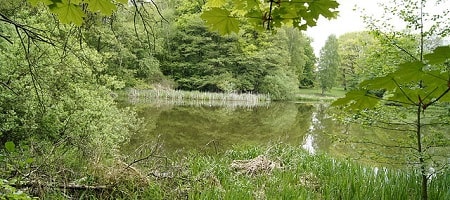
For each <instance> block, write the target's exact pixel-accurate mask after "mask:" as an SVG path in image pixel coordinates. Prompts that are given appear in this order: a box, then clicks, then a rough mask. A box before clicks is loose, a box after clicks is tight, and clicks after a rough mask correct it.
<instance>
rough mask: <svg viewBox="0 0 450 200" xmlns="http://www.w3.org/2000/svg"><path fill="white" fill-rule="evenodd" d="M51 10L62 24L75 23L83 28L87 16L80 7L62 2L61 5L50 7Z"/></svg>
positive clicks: (66, 1)
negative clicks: (84, 18)
mask: <svg viewBox="0 0 450 200" xmlns="http://www.w3.org/2000/svg"><path fill="white" fill-rule="evenodd" d="M50 10H51V11H52V12H53V13H55V14H56V15H57V16H58V19H59V20H60V21H61V22H62V23H66V24H70V23H74V24H76V25H78V26H81V24H82V23H83V17H84V16H85V14H84V12H83V10H81V8H80V6H78V5H74V4H72V3H69V1H68V0H62V1H61V3H56V4H55V5H53V6H50Z"/></svg>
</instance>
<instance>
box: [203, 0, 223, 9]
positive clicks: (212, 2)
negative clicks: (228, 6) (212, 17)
mask: <svg viewBox="0 0 450 200" xmlns="http://www.w3.org/2000/svg"><path fill="white" fill-rule="evenodd" d="M226 2H227V1H226V0H209V1H208V2H207V3H206V6H207V7H217V8H218V7H222V6H223V5H225V3H226Z"/></svg>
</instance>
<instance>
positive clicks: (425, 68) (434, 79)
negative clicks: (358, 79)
mask: <svg viewBox="0 0 450 200" xmlns="http://www.w3.org/2000/svg"><path fill="white" fill-rule="evenodd" d="M449 50H450V47H449V46H442V47H438V48H436V50H435V51H433V53H429V54H426V55H424V58H425V59H424V61H423V62H420V61H415V62H406V63H402V64H399V66H398V67H397V69H396V70H395V71H394V72H392V73H389V74H387V75H386V76H382V77H378V78H375V79H371V80H366V81H364V82H362V83H361V84H360V87H359V88H358V89H357V90H356V91H355V92H349V93H347V95H346V96H345V97H344V98H342V99H339V100H338V101H336V102H334V103H333V105H336V106H342V105H346V106H348V107H347V108H348V109H354V110H361V109H364V108H367V107H374V106H375V105H376V104H377V103H379V102H380V101H393V102H395V103H399V104H402V105H404V106H408V105H423V106H424V109H426V107H427V106H429V105H430V104H434V103H435V102H437V101H441V102H448V101H449V100H450V99H449V98H448V96H449V95H446V94H447V93H448V90H449V88H450V87H449V82H450V73H449V64H448V60H449V59H450V55H449V53H448V51H449ZM381 90H382V91H383V93H382V95H381V96H380V95H377V94H376V93H374V92H371V91H381ZM367 102H371V103H367Z"/></svg>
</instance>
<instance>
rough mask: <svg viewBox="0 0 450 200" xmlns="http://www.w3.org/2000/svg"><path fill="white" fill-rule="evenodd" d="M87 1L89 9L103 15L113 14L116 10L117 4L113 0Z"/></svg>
mask: <svg viewBox="0 0 450 200" xmlns="http://www.w3.org/2000/svg"><path fill="white" fill-rule="evenodd" d="M87 3H88V10H89V11H91V12H100V13H101V14H103V15H111V14H112V13H113V12H114V11H115V10H116V5H114V4H113V3H112V2H111V0H88V1H87Z"/></svg>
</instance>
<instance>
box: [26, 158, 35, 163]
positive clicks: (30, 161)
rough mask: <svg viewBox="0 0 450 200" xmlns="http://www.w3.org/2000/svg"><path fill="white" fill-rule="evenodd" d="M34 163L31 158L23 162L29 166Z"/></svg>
mask: <svg viewBox="0 0 450 200" xmlns="http://www.w3.org/2000/svg"><path fill="white" fill-rule="evenodd" d="M33 162H34V159H33V158H27V159H26V160H25V163H26V164H31V163H33Z"/></svg>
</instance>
